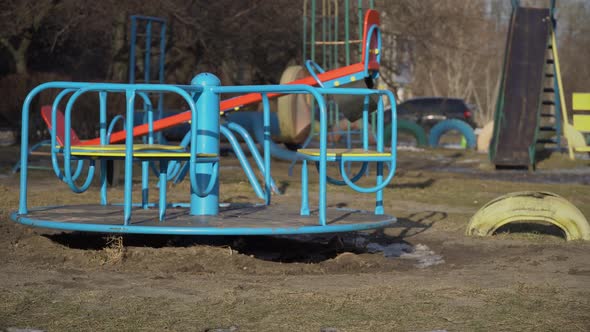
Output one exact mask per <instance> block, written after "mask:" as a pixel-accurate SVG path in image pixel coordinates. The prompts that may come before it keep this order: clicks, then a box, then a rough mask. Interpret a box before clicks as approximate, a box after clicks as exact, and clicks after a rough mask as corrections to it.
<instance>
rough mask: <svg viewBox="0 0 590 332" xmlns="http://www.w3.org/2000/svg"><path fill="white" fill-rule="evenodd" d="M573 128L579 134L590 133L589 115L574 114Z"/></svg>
mask: <svg viewBox="0 0 590 332" xmlns="http://www.w3.org/2000/svg"><path fill="white" fill-rule="evenodd" d="M574 128H575V129H576V130H577V131H581V132H590V114H588V115H580V114H574Z"/></svg>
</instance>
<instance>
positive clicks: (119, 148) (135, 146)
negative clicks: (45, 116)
mask: <svg viewBox="0 0 590 332" xmlns="http://www.w3.org/2000/svg"><path fill="white" fill-rule="evenodd" d="M58 148H62V147H61V146H58ZM72 150H76V151H89V150H102V151H125V144H109V145H74V146H72ZM141 150H165V151H184V148H183V147H182V146H178V145H163V144H133V151H141Z"/></svg>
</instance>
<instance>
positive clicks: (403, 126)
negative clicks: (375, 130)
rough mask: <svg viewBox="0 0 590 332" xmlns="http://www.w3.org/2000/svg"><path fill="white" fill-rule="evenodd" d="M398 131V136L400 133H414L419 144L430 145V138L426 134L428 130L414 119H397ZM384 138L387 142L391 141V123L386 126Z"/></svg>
mask: <svg viewBox="0 0 590 332" xmlns="http://www.w3.org/2000/svg"><path fill="white" fill-rule="evenodd" d="M397 131H398V137H399V133H407V134H410V135H412V136H413V137H414V138H415V139H416V145H417V146H427V145H428V138H427V136H426V131H425V130H424V128H422V127H421V126H420V125H419V124H417V123H416V122H413V121H408V120H403V119H398V120H397ZM383 140H384V141H385V143H386V144H387V142H391V124H389V125H387V126H385V132H384V134H383Z"/></svg>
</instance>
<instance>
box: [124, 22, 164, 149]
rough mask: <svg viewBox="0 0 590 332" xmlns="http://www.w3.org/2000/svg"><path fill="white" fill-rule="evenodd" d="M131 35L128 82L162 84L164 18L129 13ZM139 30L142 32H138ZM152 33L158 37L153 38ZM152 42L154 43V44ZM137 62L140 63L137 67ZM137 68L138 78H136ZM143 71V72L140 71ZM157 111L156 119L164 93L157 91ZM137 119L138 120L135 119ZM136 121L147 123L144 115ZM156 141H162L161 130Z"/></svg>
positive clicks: (145, 110)
mask: <svg viewBox="0 0 590 332" xmlns="http://www.w3.org/2000/svg"><path fill="white" fill-rule="evenodd" d="M130 21H131V36H130V41H129V83H131V84H133V83H136V81H139V82H142V83H159V84H164V81H165V79H166V77H165V72H164V69H165V65H166V20H165V19H163V18H160V17H152V16H142V15H131V17H130ZM139 30H141V31H142V32H143V33H138V31H139ZM154 34H155V35H157V36H158V38H155V39H154V38H153V37H154ZM138 37H143V40H144V46H143V49H140V51H143V56H142V54H138V46H139V43H138ZM154 42H155V43H156V45H154ZM154 47H157V48H158V49H157V51H155V52H154V51H152V49H153V48H154ZM153 60H155V61H154V62H156V63H157V71H156V74H157V77H156V78H154V77H153V75H152V61H153ZM138 62H139V63H141V65H140V66H139V68H137V67H138V66H137V65H138ZM138 69H139V75H140V78H139V79H138V78H137V74H138ZM142 72H143V73H142ZM157 100H158V102H157V108H156V109H157V112H156V113H155V114H153V115H154V116H155V118H156V119H161V118H162V117H163V115H164V94H163V93H159V94H158V95H157ZM146 107H147V105H145V104H144V114H145V115H146V116H147V115H148V114H150V112H148V111H147V109H146ZM137 120H139V121H137ZM136 122H138V123H147V119H146V118H145V116H144V117H143V119H136ZM156 141H157V142H161V143H164V142H163V136H162V132H158V133H157V134H156Z"/></svg>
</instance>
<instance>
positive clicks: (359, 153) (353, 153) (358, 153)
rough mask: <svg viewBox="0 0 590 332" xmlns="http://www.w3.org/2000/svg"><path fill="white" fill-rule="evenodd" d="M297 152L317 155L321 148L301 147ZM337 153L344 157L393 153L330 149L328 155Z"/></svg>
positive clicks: (333, 155) (379, 155) (385, 155)
mask: <svg viewBox="0 0 590 332" xmlns="http://www.w3.org/2000/svg"><path fill="white" fill-rule="evenodd" d="M297 152H299V153H302V154H305V155H308V156H315V157H317V156H319V155H320V149H299V150H297ZM336 155H339V156H343V157H388V156H391V153H389V152H377V151H372V150H363V149H328V153H327V156H328V157H335V156H336Z"/></svg>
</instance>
